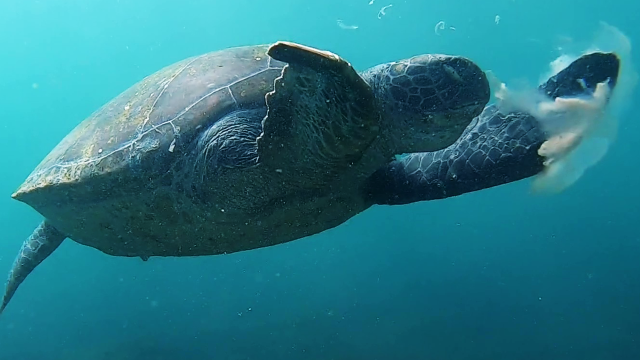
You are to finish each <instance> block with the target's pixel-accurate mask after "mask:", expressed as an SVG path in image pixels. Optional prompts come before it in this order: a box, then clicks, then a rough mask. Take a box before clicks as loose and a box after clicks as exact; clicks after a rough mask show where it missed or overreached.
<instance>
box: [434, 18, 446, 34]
mask: <svg viewBox="0 0 640 360" xmlns="http://www.w3.org/2000/svg"><path fill="white" fill-rule="evenodd" d="M440 30H444V21H438V23H437V24H436V27H435V29H434V31H435V32H436V35H440Z"/></svg>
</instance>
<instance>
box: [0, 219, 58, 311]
mask: <svg viewBox="0 0 640 360" xmlns="http://www.w3.org/2000/svg"><path fill="white" fill-rule="evenodd" d="M65 238H66V236H65V235H64V234H62V233H61V232H60V231H58V230H57V229H56V228H55V227H53V225H51V224H49V223H48V222H47V221H46V220H45V221H43V222H42V223H41V224H40V225H39V226H38V227H37V228H36V229H35V230H34V231H33V233H32V234H31V236H29V238H28V239H27V240H26V241H25V242H24V243H23V244H22V248H21V249H20V253H19V254H18V256H17V257H16V260H15V261H14V263H13V268H12V269H11V272H10V273H9V279H8V281H7V287H6V289H5V292H4V297H3V298H2V305H0V314H2V312H3V311H4V309H5V308H6V307H7V304H9V301H10V300H11V298H12V297H13V295H14V294H15V293H16V290H18V286H20V284H21V283H22V282H23V281H24V279H26V278H27V276H28V275H29V274H30V273H31V272H32V271H33V270H34V269H35V268H36V266H38V265H40V263H41V262H42V261H43V260H44V259H46V258H47V257H48V256H49V255H51V253H53V251H54V250H55V249H57V248H58V246H60V244H62V241H64V239H65Z"/></svg>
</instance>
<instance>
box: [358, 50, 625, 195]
mask: <svg viewBox="0 0 640 360" xmlns="http://www.w3.org/2000/svg"><path fill="white" fill-rule="evenodd" d="M619 70H620V59H619V58H618V57H617V56H616V55H615V54H612V53H592V54H589V55H584V56H582V57H581V58H579V59H578V60H576V61H574V62H573V63H571V64H570V65H569V66H568V67H567V68H566V69H564V70H563V71H562V72H560V73H559V74H557V75H556V76H554V77H552V78H551V79H549V81H547V82H545V83H544V84H542V85H541V86H540V90H541V92H543V93H544V94H545V95H546V96H548V97H549V98H550V99H551V102H552V103H554V101H555V103H556V104H557V99H562V98H564V100H567V101H569V102H571V101H573V100H578V102H583V104H580V103H577V104H571V103H569V104H566V103H563V100H561V101H560V105H562V106H565V105H566V107H565V108H564V109H565V110H566V112H562V111H561V112H558V113H556V114H555V116H556V117H555V121H557V122H558V124H559V125H562V124H567V121H569V120H571V119H572V117H573V115H572V114H574V111H575V110H578V111H585V110H589V106H588V105H590V104H594V103H593V102H591V101H596V102H597V101H598V97H599V96H601V95H602V94H601V93H599V91H602V86H603V85H602V84H606V85H607V86H608V87H609V88H610V90H611V91H615V90H614V87H615V85H616V83H617V80H618V75H619V74H618V73H619ZM573 105H576V106H577V107H574V106H573ZM583 105H586V107H583ZM587 112H588V111H587ZM534 113H535V111H534ZM578 120H582V119H578ZM577 123H578V124H580V123H581V122H580V121H578V122H577ZM568 125H571V122H569V123H568ZM558 129H561V127H560V126H559V127H558ZM568 129H572V128H571V127H568ZM571 134H572V133H571V132H569V133H566V134H565V135H567V136H566V137H564V138H562V139H558V138H556V137H555V135H556V134H553V133H552V134H550V133H548V132H547V131H545V126H543V124H542V123H541V119H539V118H537V117H536V116H534V114H532V113H530V112H525V111H511V112H503V111H501V110H500V108H499V107H497V106H495V105H492V106H489V107H487V108H485V110H484V111H483V112H482V114H481V115H480V116H478V117H477V118H475V119H474V121H473V122H472V123H471V125H469V126H468V127H467V129H466V130H465V131H464V133H463V134H462V136H461V137H460V138H459V139H458V141H456V142H455V143H454V144H453V145H451V146H450V147H448V148H446V149H443V150H440V151H434V152H429V153H413V154H409V155H408V156H406V157H404V158H401V159H398V160H395V161H393V162H391V163H390V164H389V165H387V166H386V167H384V168H382V169H380V170H378V171H377V172H376V173H374V174H373V175H372V176H371V177H370V178H369V179H368V181H367V182H366V183H365V186H364V189H363V191H364V196H365V197H366V198H367V201H369V202H370V203H373V204H389V205H397V204H407V203H412V202H416V201H424V200H433V199H442V198H447V197H451V196H457V195H461V194H464V193H468V192H471V191H476V190H481V189H486V188H490V187H493V186H497V185H502V184H506V183H509V182H513V181H517V180H521V179H524V178H527V177H531V176H535V175H538V174H541V173H542V172H543V171H545V170H546V165H547V164H545V163H546V162H547V161H548V160H549V157H548V156H547V155H549V154H552V155H553V154H560V155H562V153H563V152H565V153H566V152H571V151H572V150H573V149H574V148H575V146H577V145H578V143H577V141H579V140H580V139H579V138H573V137H571V136H569V135H571ZM579 135H582V134H579ZM550 136H551V137H550ZM550 140H551V143H550ZM544 144H547V146H546V147H544V146H543V145H544ZM541 150H542V151H541ZM560 159H562V157H561V158H560ZM568 170H571V169H568ZM573 174H575V173H572V172H569V173H564V174H562V175H563V177H561V178H559V179H554V180H561V181H566V182H571V181H575V178H571V177H570V176H569V177H568V176H567V175H573ZM552 175H553V174H552Z"/></svg>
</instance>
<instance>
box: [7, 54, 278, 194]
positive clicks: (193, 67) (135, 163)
mask: <svg viewBox="0 0 640 360" xmlns="http://www.w3.org/2000/svg"><path fill="white" fill-rule="evenodd" d="M267 49H268V45H259V46H246V47H237V48H230V49H225V50H221V51H216V52H211V53H207V54H204V55H201V56H197V57H192V58H189V59H185V60H182V61H179V62H177V63H175V64H173V65H170V66H167V67H165V68H164V69H162V70H160V71H158V72H156V73H154V74H152V75H150V76H148V77H146V78H145V79H143V80H141V81H140V82H138V83H137V84H135V85H133V86H132V87H131V88H129V89H127V90H126V91H124V92H123V93H121V94H120V95H119V96H118V97H116V98H114V99H113V100H111V101H110V102H108V103H107V104H105V105H104V106H102V107H101V108H100V109H98V110H97V111H96V112H94V113H93V114H92V115H91V116H89V117H88V118H87V119H86V120H84V121H83V122H82V123H81V124H79V125H78V126H77V127H76V128H75V129H74V130H73V131H72V132H71V133H69V134H68V135H67V136H66V137H65V138H64V139H63V140H62V141H61V142H60V143H59V144H58V145H57V146H56V147H55V148H54V149H53V150H52V151H51V153H49V155H48V156H47V157H46V158H45V159H44V160H43V161H42V162H41V163H40V164H39V165H38V167H36V169H35V170H34V171H33V172H32V173H31V175H29V177H28V178H27V179H26V180H25V182H24V183H23V184H22V185H21V186H20V187H19V188H18V190H17V191H16V192H15V193H14V194H13V197H14V198H17V199H20V200H26V199H25V197H28V198H32V199H33V197H32V196H29V195H35V194H37V193H39V192H40V191H41V190H44V189H46V188H49V187H52V186H56V187H64V185H70V186H73V185H74V184H76V183H78V182H82V181H84V180H86V179H88V178H94V179H95V177H100V176H104V175H105V174H109V173H113V172H117V171H120V170H126V169H134V170H135V169H136V167H139V166H141V164H149V163H153V162H157V161H165V160H167V159H166V158H167V157H171V156H180V152H179V151H176V150H179V149H181V146H183V145H184V144H188V143H189V141H190V140H191V139H192V138H193V136H194V135H196V134H197V132H198V130H199V129H200V128H201V127H203V126H204V127H207V126H210V125H211V123H212V122H215V121H217V120H218V119H220V118H221V117H222V116H224V115H225V114H228V113H229V112H231V111H234V110H236V109H244V108H252V107H257V106H264V103H265V98H264V96H265V93H266V92H269V91H271V90H272V89H273V83H274V79H275V78H276V77H277V76H279V75H280V74H281V72H282V68H283V66H284V63H281V62H278V61H276V60H274V59H272V58H270V57H269V56H267V55H266V53H267ZM174 151H175V152H174ZM161 158H162V159H161ZM169 160H170V159H169ZM124 178H126V176H124Z"/></svg>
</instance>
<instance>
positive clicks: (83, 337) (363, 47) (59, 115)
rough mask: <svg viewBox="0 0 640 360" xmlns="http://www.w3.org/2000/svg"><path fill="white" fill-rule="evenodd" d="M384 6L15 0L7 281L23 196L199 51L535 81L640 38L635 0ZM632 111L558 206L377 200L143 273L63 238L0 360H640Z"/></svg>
mask: <svg viewBox="0 0 640 360" xmlns="http://www.w3.org/2000/svg"><path fill="white" fill-rule="evenodd" d="M368 1H369V0H348V1H338V0H325V1H318V0H313V1H293V0H271V1H260V2H258V1H249V0H237V1H234V2H224V3H223V2H220V1H195V0H181V1H175V0H173V1H168V0H159V1H151V0H137V1H133V0H120V1H118V0H108V1H107V0H92V1H80V0H75V1H71V0H41V1H33V0H21V1H18V0H5V1H3V2H2V4H0V34H1V35H0V49H1V52H0V72H1V74H2V75H1V76H2V77H1V79H2V80H1V81H0V114H1V115H0V117H1V119H2V121H1V122H0V130H1V131H0V153H1V154H2V156H0V169H2V170H1V171H2V178H1V179H0V194H1V195H2V196H0V214H1V215H2V216H0V229H3V231H2V238H1V242H0V276H4V275H2V274H4V273H5V272H7V273H8V271H9V269H10V268H11V264H12V261H13V259H14V257H15V255H16V254H17V252H18V249H19V248H20V245H21V243H22V241H23V240H24V239H25V238H26V237H27V236H29V234H30V233H31V231H32V230H33V228H34V227H35V226H37V224H38V223H39V222H40V221H41V217H40V216H39V214H38V213H36V212H35V211H34V210H33V209H31V208H29V207H28V206H26V205H24V204H21V203H19V202H17V201H14V200H12V199H11V198H10V194H11V193H12V192H13V191H14V190H15V189H16V188H17V187H18V186H19V185H20V184H21V182H22V181H23V180H24V179H25V178H26V176H27V175H28V174H29V173H30V172H31V170H32V169H33V168H34V167H35V166H36V165H37V164H38V163H39V161H40V160H41V159H42V158H43V157H44V156H45V155H46V154H47V153H48V152H49V151H50V150H51V149H52V148H53V147H54V146H55V145H56V144H57V143H58V142H59V141H60V140H61V139H62V137H63V136H64V135H66V134H67V133H68V132H69V131H70V130H71V129H72V128H73V127H74V126H75V125H77V124H78V123H79V122H80V121H82V120H83V119H84V118H85V117H86V116H88V115H89V114H90V113H91V112H93V111H94V110H95V109H97V108H98V107H99V106H101V105H102V104H104V103H105V102H106V101H108V100H109V99H111V98H112V97H114V96H116V95H117V94H119V93H120V92H121V91H123V90H124V89H126V88H127V87H129V86H130V85H132V84H133V83H135V82H136V81H138V80H140V79H141V78H143V77H144V76H146V75H148V74H150V73H152V72H154V71H156V70H158V69H159V68H161V67H163V66H165V65H168V64H171V63H173V62H175V61H177V60H180V59H183V58H185V57H189V56H193V55H197V54H201V53H204V52H208V51H212V50H218V49H223V48H226V47H230V46H237V45H248V44H259V43H269V42H273V41H276V40H290V41H296V42H300V43H304V44H307V45H310V46H314V47H318V48H322V49H327V50H331V51H333V52H335V53H338V54H340V55H341V56H342V57H344V58H345V59H347V60H349V61H350V62H351V63H352V64H353V66H355V67H356V68H358V69H360V70H362V69H365V68H367V67H369V66H372V65H375V64H378V63H382V62H387V61H392V60H396V59H400V58H405V57H408V56H412V55H416V54H420V53H425V52H440V53H449V54H457V55H464V56H468V57H470V58H472V59H473V60H475V61H476V62H477V63H478V64H480V65H481V66H482V67H483V69H487V70H488V69H491V70H493V71H494V72H496V73H497V74H498V75H499V76H500V78H501V79H519V80H524V81H528V82H530V83H533V84H535V83H537V81H538V80H539V75H540V74H541V73H542V72H544V71H546V70H547V64H548V63H549V62H550V61H552V60H553V59H555V58H556V57H557V56H558V55H559V54H560V52H559V50H558V49H559V48H562V47H566V46H573V45H572V44H576V43H579V44H583V43H585V44H588V42H589V41H590V39H591V38H592V35H593V33H594V31H596V30H597V27H598V23H599V21H601V20H604V21H606V22H608V23H609V24H612V25H614V26H616V27H618V28H619V29H621V30H622V31H624V32H625V33H626V34H627V36H628V37H629V38H630V39H631V40H632V41H633V42H634V44H635V41H640V27H638V24H637V19H636V16H635V15H633V14H638V13H640V2H637V1H633V0H626V1H622V0H620V1H609V2H600V1H592V0H591V1H586V0H585V1H583V2H580V5H577V3H576V2H575V1H572V0H561V1H559V0H554V1H552V0H493V1H482V2H481V1H470V0H465V1H463V0H448V1H442V2H435V1H424V0H422V1H418V0H408V1H395V0H375V2H374V3H373V4H372V5H369V4H368ZM389 4H392V5H393V6H392V7H390V8H387V9H386V15H384V16H382V17H381V19H378V16H377V14H378V11H379V10H380V9H381V8H382V7H383V6H386V5H389ZM496 15H499V16H500V21H499V23H498V24H496V22H495V18H496ZM338 19H340V20H342V21H343V23H344V24H347V25H357V26H358V28H357V29H355V30H348V29H343V28H341V27H339V26H338V25H337V20H338ZM439 21H445V24H446V26H445V29H444V30H442V31H440V35H437V34H436V33H435V32H434V27H435V25H436V23H438V22H439ZM450 26H452V27H454V28H455V30H454V29H451V28H449V27H450ZM633 56H634V58H635V59H640V54H639V53H638V52H637V47H636V48H634V49H633ZM637 96H638V95H637V94H636V97H635V98H633V99H631V103H638V102H639V101H640V98H638V97H637ZM637 112H638V109H637V107H635V106H632V109H631V111H629V112H628V114H627V115H628V116H627V117H625V118H624V119H621V120H622V125H621V129H622V131H621V132H620V134H619V136H618V139H617V142H616V143H615V144H614V146H613V148H612V149H611V151H610V152H609V153H608V154H607V156H606V157H605V158H604V160H603V161H602V162H600V163H599V164H597V165H596V167H594V168H592V169H590V170H589V171H588V173H587V174H586V175H585V177H584V178H582V179H580V181H579V182H578V183H577V184H575V185H574V186H573V187H571V188H570V189H568V190H567V191H565V192H563V193H562V194H559V195H555V196H546V197H541V196H533V195H531V194H530V192H529V189H530V180H524V181H521V182H517V183H512V184H508V185H505V186H501V187H497V188H493V189H488V190H483V191H480V192H476V193H470V194H466V195H463V196H461V197H456V198H450V199H446V200H442V201H431V202H422V203H416V204H412V205H406V206H398V207H388V206H385V207H383V206H377V207H374V208H371V209H369V210H368V211H366V212H364V213H362V214H360V215H358V216H356V217H355V218H353V219H351V220H350V221H348V222H347V223H346V224H344V225H342V226H339V227H337V228H335V229H331V230H328V231H326V232H324V233H321V234H319V235H316V236H312V237H309V238H305V239H301V240H298V241H295V242H292V243H288V244H285V245H280V246H275V247H272V248H266V249H259V250H254V251H250V252H243V253H236V254H232V255H225V256H217V257H200V258H180V259H178V258H152V259H151V260H149V261H148V262H142V261H141V260H140V259H137V258H116V257H110V256H107V255H105V254H103V253H100V252H99V251H97V250H94V249H93V248H88V247H84V246H81V245H79V244H77V243H74V242H72V241H70V240H67V241H66V242H64V243H63V245H62V246H61V247H60V248H59V249H58V250H57V251H56V252H55V253H54V254H53V255H52V256H51V257H50V258H48V259H47V260H46V261H45V262H44V263H43V264H42V265H41V266H40V267H39V268H38V269H36V271H34V272H33V274H32V275H31V276H30V277H29V278H28V279H27V281H25V283H24V284H23V285H22V287H21V288H20V290H19V291H18V293H17V294H16V296H15V298H14V299H13V301H12V303H11V304H10V305H9V307H8V308H7V310H6V311H5V313H4V314H3V316H2V318H0V359H1V360H9V359H10V360H31V359H38V360H62V359H65V360H82V359H93V360H107V359H109V360H147V359H149V360H151V359H154V360H158V359H160V360H164V359H167V360H168V359H184V360H191V359H229V360H240V359H269V360H271V359H274V360H275V359H286V360H307V359H309V360H311V359H313V360H316V359H317V360H320V359H322V360H343V359H368V360H378V359H380V360H387V359H416V360H418V359H420V360H423V359H424V360H428V359H451V360H460V359H465V360H466V359H469V360H471V359H474V360H475V359H487V360H489V359H491V360H499V359H520V360H529V359H532V360H533V359H536V360H538V359H581V360H592V359H594V360H595V359H598V360H605V359H607V360H608V359H615V360H626V359H638V358H640V317H639V316H638V314H640V262H639V261H638V258H640V234H639V233H638V230H637V229H638V219H640V217H639V216H638V215H639V214H640V205H639V204H640V192H638V190H637V186H638V185H637V184H640V171H639V170H638V158H637V144H638V141H637V134H638V133H639V132H640V125H639V124H638V123H637V117H636V116H634V115H635V114H637Z"/></svg>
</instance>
